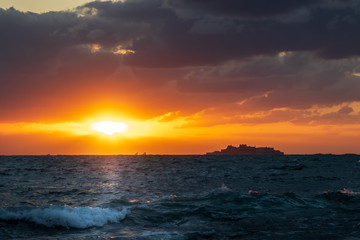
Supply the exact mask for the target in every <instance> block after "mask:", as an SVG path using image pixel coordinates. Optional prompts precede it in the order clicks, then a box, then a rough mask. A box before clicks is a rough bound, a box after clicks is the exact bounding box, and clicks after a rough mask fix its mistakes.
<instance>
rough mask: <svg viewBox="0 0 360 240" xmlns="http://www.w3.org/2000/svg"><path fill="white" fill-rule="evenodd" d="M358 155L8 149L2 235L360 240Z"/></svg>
mask: <svg viewBox="0 0 360 240" xmlns="http://www.w3.org/2000/svg"><path fill="white" fill-rule="evenodd" d="M359 160H360V156H356V155H342V156H334V155H308V156H254V157H252V156H1V157H0V239H346V240H356V239H357V240H360V163H359Z"/></svg>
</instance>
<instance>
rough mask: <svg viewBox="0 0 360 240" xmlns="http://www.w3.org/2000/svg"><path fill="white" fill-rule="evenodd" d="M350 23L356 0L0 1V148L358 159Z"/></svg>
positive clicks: (359, 70)
mask: <svg viewBox="0 0 360 240" xmlns="http://www.w3.org/2000/svg"><path fill="white" fill-rule="evenodd" d="M30 2H31V4H30ZM359 29H360V2H359V1H356V0H301V1H300V0H298V1H296V0H272V1H267V0H228V1H221V0H207V1H201V0H177V1H172V0H125V1H86V0H71V1H65V0H61V1H60V0H33V1H28V0H13V1H10V0H0V32H1V38H0V53H1V54H0V154H135V153H136V152H138V153H139V154H140V153H142V152H147V153H148V154H203V153H205V152H209V151H214V150H219V149H221V148H225V147H226V146H227V145H230V144H231V145H239V144H248V145H251V146H258V147H263V146H268V147H274V148H275V149H279V150H281V151H284V152H285V153H287V154H312V153H335V154H343V153H358V154H360V44H359V42H360V31H359ZM101 121H113V122H118V123H121V124H124V125H126V130H124V131H121V132H118V133H115V134H113V135H107V134H105V133H102V132H98V131H96V130H94V128H93V127H92V126H93V124H94V123H97V122H101Z"/></svg>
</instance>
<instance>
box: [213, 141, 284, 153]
mask: <svg viewBox="0 0 360 240" xmlns="http://www.w3.org/2000/svg"><path fill="white" fill-rule="evenodd" d="M206 155H284V153H283V152H281V151H279V150H274V148H269V147H259V148H257V147H251V146H247V145H246V144H240V145H239V147H234V146H232V145H229V146H227V148H226V149H221V150H220V151H215V152H208V153H206Z"/></svg>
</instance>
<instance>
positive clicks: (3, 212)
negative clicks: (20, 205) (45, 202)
mask: <svg viewBox="0 0 360 240" xmlns="http://www.w3.org/2000/svg"><path fill="white" fill-rule="evenodd" d="M127 213H128V210H127V209H123V210H121V211H118V210H115V209H110V208H98V207H94V208H92V207H77V208H72V207H69V206H49V207H36V208H31V209H21V210H15V209H11V210H10V209H6V208H2V209H0V219H1V220H5V221H27V222H33V223H36V224H40V225H44V226H47V227H56V226H61V227H65V228H89V227H101V226H104V225H105V224H107V223H117V222H119V221H120V220H122V219H124V218H125V216H126V214H127Z"/></svg>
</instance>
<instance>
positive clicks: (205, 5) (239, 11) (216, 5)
mask: <svg viewBox="0 0 360 240" xmlns="http://www.w3.org/2000/svg"><path fill="white" fill-rule="evenodd" d="M321 2H322V1H321V0H303V1H299V0H275V1H271V2H269V1H267V0H227V1H219V0H206V1H205V0H179V1H168V2H167V3H168V4H169V5H170V6H172V7H174V8H175V9H178V8H179V9H181V10H187V11H192V12H196V13H203V14H204V13H209V14H215V15H221V16H234V17H239V16H251V17H261V16H272V15H278V14H284V13H288V12H291V11H294V10H297V9H299V8H302V7H307V6H311V5H316V4H319V3H321Z"/></svg>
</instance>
